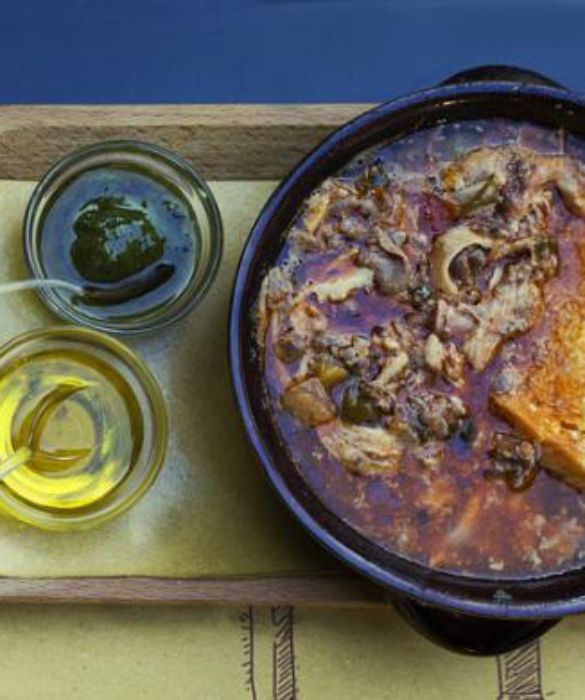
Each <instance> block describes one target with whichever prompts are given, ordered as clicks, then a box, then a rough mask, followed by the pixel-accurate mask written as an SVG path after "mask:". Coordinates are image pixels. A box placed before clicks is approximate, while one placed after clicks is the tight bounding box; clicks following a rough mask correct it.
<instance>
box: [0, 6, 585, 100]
mask: <svg viewBox="0 0 585 700" xmlns="http://www.w3.org/2000/svg"><path fill="white" fill-rule="evenodd" d="M584 27H585V3H582V2H580V1H579V0H564V1H560V2H559V1H558V0H557V1H556V2H553V1H552V0H548V1H547V0H490V1H489V2H485V1H480V0H475V1H474V0H467V1H466V0H0V75H1V80H0V101H1V102H4V103H7V102H18V103H22V102H42V103H71V102H97V103H104V102H130V103H136V102H151V103H152V102H332V101H360V102H361V101H367V102H370V101H382V100H385V99H388V98H390V97H392V96H395V95H397V94H400V93H405V92H408V91H410V90H413V89H416V88H420V87H424V86H428V85H431V84H433V83H435V82H437V81H439V80H440V79H442V78H444V77H446V76H447V75H449V74H451V73H453V72H456V71H458V70H461V69H462V68H466V67H469V66H471V65H477V64H481V63H508V64H509V63H512V64H520V65H522V66H525V67H529V68H532V69H536V70H539V71H541V72H543V73H545V74H547V75H549V76H551V77H553V78H555V79H556V80H558V81H559V82H561V83H564V84H566V85H568V86H570V87H573V88H576V89H579V90H583V89H585V70H584V69H583V67H582V66H583V63H582V58H583V28H584Z"/></svg>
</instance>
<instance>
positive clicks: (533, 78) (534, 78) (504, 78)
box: [440, 65, 567, 90]
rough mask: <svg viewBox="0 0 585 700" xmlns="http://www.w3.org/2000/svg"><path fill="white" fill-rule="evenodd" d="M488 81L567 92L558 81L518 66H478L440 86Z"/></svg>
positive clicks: (443, 82)
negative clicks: (540, 86)
mask: <svg viewBox="0 0 585 700" xmlns="http://www.w3.org/2000/svg"><path fill="white" fill-rule="evenodd" d="M486 81H497V82H505V83H524V84H528V85H546V86H548V87H556V88H562V89H563V90H566V89H567V88H565V86H564V85H560V84H559V83H557V82H556V80H552V79H551V78H547V77H546V76H545V75H542V74H541V73H537V72H536V71H533V70H529V69H527V68H519V67H518V66H498V65H494V66H476V67H475V68H468V69H467V70H464V71H461V72H459V73H455V74H454V75H451V76H449V77H448V78H447V79H446V80H443V81H442V82H441V83H440V85H458V84H460V83H477V82H480V83H481V82H486Z"/></svg>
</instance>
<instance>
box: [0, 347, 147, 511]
mask: <svg viewBox="0 0 585 700" xmlns="http://www.w3.org/2000/svg"><path fill="white" fill-rule="evenodd" d="M142 441H143V424H142V414H141V409H140V406H139V405H138V403H137V401H136V396H135V392H134V390H133V388H132V387H131V386H130V385H129V383H128V381H127V380H126V379H125V378H124V377H122V376H121V374H120V373H119V372H118V371H117V370H116V369H115V368H114V367H113V366H112V365H111V364H109V363H108V362H106V361H104V360H102V359H100V357H99V355H97V354H92V355H90V354H87V353H84V352H82V351H77V350H75V349H62V350H59V349H47V350H45V351H39V352H36V353H34V354H32V355H30V356H25V357H17V358H15V359H13V360H12V361H11V362H10V363H9V364H8V365H7V366H5V367H3V370H2V373H1V375H0V477H1V476H2V474H5V475H4V477H3V485H4V487H5V488H7V489H9V490H10V491H11V492H12V494H13V495H14V496H15V497H17V498H18V499H20V500H22V501H24V502H27V503H29V504H31V505H33V506H36V507H40V508H43V509H48V510H54V511H57V510H61V509H80V508H81V509H82V508H84V507H87V506H91V505H93V504H96V503H97V502H98V501H100V500H102V499H104V498H105V497H106V496H107V495H108V494H109V493H111V492H112V491H113V490H114V489H116V487H117V486H118V485H119V484H120V483H121V482H122V481H123V480H124V479H125V478H126V477H127V475H128V474H129V472H130V470H131V469H132V466H133V464H134V462H135V460H136V457H137V455H138V453H139V452H140V450H141V446H142ZM11 461H12V462H11ZM11 463H12V465H15V466H14V468H12V467H9V468H8V469H3V466H4V465H10V464H11Z"/></svg>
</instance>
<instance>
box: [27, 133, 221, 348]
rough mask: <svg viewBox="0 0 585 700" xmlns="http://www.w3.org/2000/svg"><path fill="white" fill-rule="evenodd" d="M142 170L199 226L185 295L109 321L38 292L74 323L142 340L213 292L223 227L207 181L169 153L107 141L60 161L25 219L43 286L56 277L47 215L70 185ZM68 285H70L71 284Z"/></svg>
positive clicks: (50, 292)
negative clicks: (99, 173) (45, 234)
mask: <svg viewBox="0 0 585 700" xmlns="http://www.w3.org/2000/svg"><path fill="white" fill-rule="evenodd" d="M108 166H110V167H112V166H118V167H130V168H139V169H140V170H141V171H142V172H144V173H146V174H147V175H151V176H152V178H153V179H154V180H156V181H158V182H160V183H162V184H164V183H168V184H169V185H170V186H171V187H173V188H175V189H176V190H178V191H179V192H180V193H181V194H182V196H183V197H184V199H185V201H186V202H187V204H188V205H189V206H190V207H191V210H192V214H193V216H194V219H195V220H196V221H197V224H198V228H199V236H198V241H197V248H198V254H197V256H196V257H195V264H194V269H193V271H192V274H191V276H190V278H189V280H188V282H187V283H186V284H185V286H184V287H183V289H182V291H181V292H180V293H179V294H178V295H177V296H175V297H174V298H171V299H169V300H167V301H166V302H165V303H162V304H159V305H156V306H154V307H152V308H150V309H147V310H146V311H141V312H140V313H139V314H135V315H129V316H115V315H112V316H110V317H104V316H103V315H100V314H97V313H96V314H92V313H91V310H90V309H89V308H88V307H83V308H81V307H80V306H78V305H75V303H74V301H73V300H74V297H73V295H72V294H71V292H68V291H64V290H63V289H58V288H56V287H54V288H51V287H44V288H40V289H39V290H38V293H39V295H40V296H41V298H42V299H43V300H44V302H45V303H46V304H47V306H48V307H49V308H50V309H52V310H53V311H54V312H55V313H57V314H58V315H59V316H60V317H61V318H62V319H64V320H65V321H68V322H73V323H76V324H81V325H84V326H88V327H90V328H94V329H97V330H102V331H107V332H109V333H115V334H128V335H141V334H146V333H151V332H153V331H155V330H160V329H161V328H164V327H166V326H168V325H169V324H171V323H173V322H174V321H176V320H178V319H179V318H181V317H183V316H185V315H186V314H187V313H188V312H189V311H190V310H191V309H193V307H194V306H195V305H197V304H198V303H199V302H200V301H201V300H202V299H203V297H204V296H205V294H206V293H207V292H208V290H209V288H210V287H211V284H212V282H213V280H214V279H215V276H216V274H217V271H218V268H219V264H220V262H221V257H222V252H223V225H222V220H221V215H220V212H219V209H218V206H217V203H216V201H215V198H214V196H213V193H212V192H211V190H210V189H209V187H208V185H207V183H206V182H205V180H204V179H203V178H202V177H201V176H200V175H199V174H198V173H197V172H196V171H195V170H194V169H193V168H192V167H191V166H190V165H189V164H188V163H186V162H185V161H184V160H183V159H182V158H180V157H179V156H177V155H176V154H174V153H171V152H170V151H167V150H166V149H164V148H161V147H159V146H155V145H153V144H148V143H143V142H140V141H105V142H103V143H98V144H95V145H92V146H87V147H84V148H80V149H78V150H76V151H74V152H73V153H70V154H69V155H67V156H66V157H65V158H63V159H62V160H60V161H58V162H57V163H56V164H55V165H54V166H53V167H52V168H51V169H50V170H49V171H48V172H47V173H46V175H45V176H44V177H43V178H42V180H41V181H40V182H39V183H38V185H37V187H36V188H35V190H34V192H33V194H32V196H31V199H30V201H29V203H28V207H27V210H26V214H25V219H24V231H23V233H24V251H25V259H26V263H27V265H28V268H29V270H30V272H31V274H32V275H33V276H34V277H35V278H36V279H39V280H46V279H49V278H50V277H52V275H50V273H49V272H48V271H47V269H46V266H45V263H44V261H43V254H42V246H41V236H42V228H43V221H44V215H45V213H46V212H47V211H48V208H49V207H50V206H51V205H52V203H53V202H54V201H55V198H56V197H58V195H59V193H60V192H61V188H63V187H64V186H65V185H66V184H67V183H68V182H70V181H72V180H73V179H74V178H76V177H77V176H79V175H81V174H82V173H84V172H87V171H89V170H94V169H96V168H103V167H108ZM66 281H67V280H66Z"/></svg>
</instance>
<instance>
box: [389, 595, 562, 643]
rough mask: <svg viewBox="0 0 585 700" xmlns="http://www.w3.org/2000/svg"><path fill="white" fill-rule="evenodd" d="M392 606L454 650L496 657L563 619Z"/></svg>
mask: <svg viewBox="0 0 585 700" xmlns="http://www.w3.org/2000/svg"><path fill="white" fill-rule="evenodd" d="M392 604H393V605H394V607H395V608H396V610H397V611H398V612H399V613H400V615H401V616H402V617H403V618H404V619H405V620H406V621H407V622H408V623H409V624H410V625H411V626H412V627H414V628H415V629H416V630H417V631H418V632H420V633H421V634H423V635H424V636H425V637H427V638H428V639H430V640H431V641H433V642H435V643H436V644H439V645H440V646H442V647H445V648H446V649H450V650H451V651H456V652H459V653H460V654H473V655H475V656H493V655H495V654H503V653H505V652H507V651H512V650H513V649H517V648H518V647H521V646H524V645H525V644H528V642H531V641H532V640H534V639H536V638H538V637H540V635H541V634H544V633H545V632H547V631H548V630H549V629H550V628H551V627H554V625H556V624H557V623H558V622H559V621H560V620H557V619H552V620H493V619H489V618H484V617H474V616H472V615H462V614H460V613H456V612H449V611H445V610H440V609H439V608H433V607H429V606H427V605H423V604H421V603H417V602H415V601H413V600H411V599H408V598H394V599H393V600H392Z"/></svg>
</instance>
